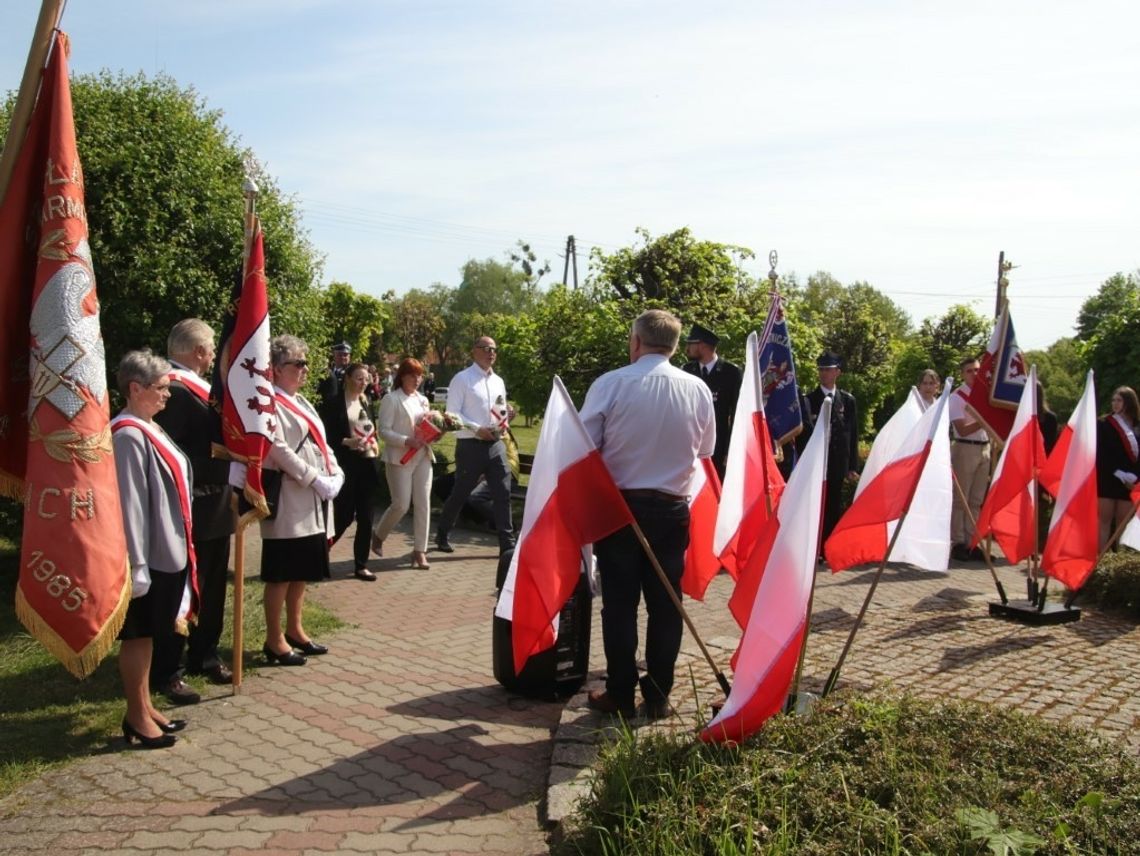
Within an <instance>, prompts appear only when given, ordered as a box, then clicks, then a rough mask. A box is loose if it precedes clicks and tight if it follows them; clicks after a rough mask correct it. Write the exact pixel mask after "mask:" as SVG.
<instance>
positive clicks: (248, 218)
mask: <svg viewBox="0 0 1140 856" xmlns="http://www.w3.org/2000/svg"><path fill="white" fill-rule="evenodd" d="M242 192H243V193H244V194H245V222H244V229H245V239H244V246H243V248H242V256H241V281H242V283H245V278H246V275H247V274H248V273H249V257H250V253H251V252H252V250H253V233H254V230H255V227H256V224H257V214H256V213H254V209H255V207H256V205H257V185H256V184H255V183H254V181H253V179H252V178H250V177H249V176H248V175H247V176H246V178H245V182H244V183H243V184H242ZM234 505H235V509H236V505H237V497H236V495H235V497H234ZM253 519H254V518H253V516H252V515H242V516H241V517H239V518H238V524H237V529H236V530H235V531H234V650H233V665H232V666H231V669H232V671H233V673H234V695H238V694H239V693H240V692H241V679H242V655H243V654H244V652H245V632H244V631H245V625H244V622H245V530H246V527H247V526H249V524H250V523H251V522H252V521H253Z"/></svg>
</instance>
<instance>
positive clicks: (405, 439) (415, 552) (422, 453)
mask: <svg viewBox="0 0 1140 856" xmlns="http://www.w3.org/2000/svg"><path fill="white" fill-rule="evenodd" d="M423 377H424V367H423V363H421V362H420V361H419V360H414V359H411V358H408V359H405V360H404V361H403V362H402V363H400V367H399V368H398V369H397V370H396V378H395V381H394V383H393V389H392V391H391V392H390V393H388V394H387V395H385V396H384V398H383V399H381V401H380V415H379V417H378V418H377V420H376V422H377V425H378V426H379V431H380V436H381V437H383V438H384V471H385V474H386V476H387V479H388V491H389V493H391V495H392V504H391V505H389V506H388V508H387V510H386V511H385V512H384V516H383V517H381V518H380V520H379V521H377V523H376V526H375V528H374V529H373V530H372V549H373V551H374V552H375V553H376V554H377V555H381V554H382V551H383V545H384V539H385V538H387V537H388V533H390V532H391V531H392V529H393V527H395V525H396V524H397V523H399V522H400V520H401V519H402V518H403V516H404V515H405V514H407V513H408V505H409V504H411V505H413V506H414V507H415V511H414V512H413V515H412V541H413V546H412V567H413V568H427V567H428V560H427V539H428V522H429V521H428V517H429V515H430V513H431V478H432V469H431V465H432V463H434V461H435V456H434V455H433V454H432V451H431V447H430V446H429V445H427V444H425V443H424V442H423V441H422V440H420V439H419V438H418V437H416V435H415V431H416V422H417V421H418V420H419V419H420V418H422V416H423V414H424V413H426V412H428V411H429V410H431V404H430V403H429V402H428V400H427V398H425V397H424V396H423V395H421V394H420V393H419V392H418V389H419V385H420V381H422V380H423ZM409 449H412V450H414V451H415V454H414V455H412V457H411V459H410V460H409V461H408V462H407V463H402V462H401V460H402V458H403V457H404V455H405V453H407V451H408V450H409Z"/></svg>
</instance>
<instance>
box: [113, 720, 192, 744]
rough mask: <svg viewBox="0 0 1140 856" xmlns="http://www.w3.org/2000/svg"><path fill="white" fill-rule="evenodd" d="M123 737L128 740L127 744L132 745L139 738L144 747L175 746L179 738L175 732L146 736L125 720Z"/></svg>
mask: <svg viewBox="0 0 1140 856" xmlns="http://www.w3.org/2000/svg"><path fill="white" fill-rule="evenodd" d="M123 739H124V740H126V741H127V745H128V746H130V745H131V741H132V740H137V741H138V742H139V743H140V744H141V745H142V748H143V749H165V748H167V747H168V746H173V745H174V744H175V743H177V742H178V738H177V737H175V736H174V735H173V734H162V735H161V736H159V737H146V736H144V735H142V734H139V733H138V732H137V731H135V728H134V726H133V725H131V724H130V723H129V722H127V721H126V720H125V719H124V720H123Z"/></svg>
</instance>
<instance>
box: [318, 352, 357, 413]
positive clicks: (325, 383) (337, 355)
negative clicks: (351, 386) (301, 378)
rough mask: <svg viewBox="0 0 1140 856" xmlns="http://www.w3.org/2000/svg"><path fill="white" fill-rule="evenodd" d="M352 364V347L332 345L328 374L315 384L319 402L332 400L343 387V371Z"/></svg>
mask: <svg viewBox="0 0 1140 856" xmlns="http://www.w3.org/2000/svg"><path fill="white" fill-rule="evenodd" d="M350 362H352V347H351V346H350V345H349V344H348V342H340V343H339V344H336V345H333V346H332V348H331V349H330V351H329V373H328V374H327V375H326V376H325V377H323V378H322V379H321V382H320V383H319V384H317V395H318V396H319V397H320V400H321V401H324V400H325V399H327V398H333V397H334V396H336V395H338V394H339V393H340V390H341V387H342V386H343V385H344V370H345V369H346V368H348V364H349V363H350Z"/></svg>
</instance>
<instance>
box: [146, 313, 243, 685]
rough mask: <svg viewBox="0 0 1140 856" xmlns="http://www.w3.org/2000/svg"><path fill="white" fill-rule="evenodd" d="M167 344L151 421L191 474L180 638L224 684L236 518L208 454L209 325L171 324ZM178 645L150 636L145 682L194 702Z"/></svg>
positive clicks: (213, 426)
mask: <svg viewBox="0 0 1140 856" xmlns="http://www.w3.org/2000/svg"><path fill="white" fill-rule="evenodd" d="M166 346H167V354H168V356H169V358H170V364H171V371H170V400H169V401H168V402H167V403H166V408H165V409H163V410H161V411H159V412H158V414H157V415H156V416H155V417H154V421H155V422H157V423H158V424H159V425H161V426H162V429H163V430H164V431H166V433H167V434H168V435H170V439H172V440H173V441H174V442H175V443H176V444H177V445H178V448H179V449H181V450H182V453H183V454H184V455H186V457H187V458H188V459H189V460H190V466H191V468H192V469H193V472H194V499H193V505H192V507H191V520H192V522H193V537H194V552H195V553H196V555H197V557H198V589H199V595H200V607H199V612H198V623H197V624H195V625H192V626H191V628H190V637H189V642H188V643H186V648H187V651H186V671H187V672H189V673H190V674H199V675H205V676H206V677H207V678H209V679H210V681H211V682H213V683H216V684H228V683H230V682H231V681H232V680H233V674H232V673H231V672H230V670H229V668H228V667H227V666H226V664H225V663H223V662H222V660H221V658H220V657H219V656H218V640H219V639H220V638H221V635H222V624H223V620H224V618H225V611H226V572H227V570H228V569H229V563H230V535H232V534H233V532H234V528H235V525H236V522H237V521H236V516H235V513H234V510H233V507H232V505H231V503H230V495H231V491H230V488H229V484H228V481H227V477H228V475H229V463H228V462H226V461H222V460H219V459H217V458H214V457H213V456H212V455H211V451H212V450H211V446H212V444H213V443H219V444H220V443H221V439H222V425H221V417H220V415H219V413H218V411H217V410H215V409H214V408H213V407H211V406H210V385H209V383H208V381H206V380H205V377H206V376H208V375H209V372H210V367H211V366H212V365H213V363H214V331H213V330H212V329H211V328H210V325H209V324H207V323H206V322H205V321H202V320H201V319H199V318H186V319H184V320H182V321H179V322H178V323H177V324H175V325H174V327H173V329H171V331H170V335H169V336H168V337H167V340H166ZM183 644H184V637H182V636H175V637H173V638H172V639H170V640H166V641H163V642H162V643H161V644H160V642H159V640H158V639H155V646H154V659H153V662H152V664H151V686H152V687H154V688H155V689H156V690H158V691H159V692H161V693H163V694H165V695H166V697H167V698H169V699H170V700H171V701H172V702H174V703H175V704H194V703H195V702H197V701H198V700H199V696H198V693H197V692H195V691H194V689H193V688H192V687H190V686H189V685H188V684H187V683H186V682H185V681H183V680H182V671H181V668H180V667H181V660H182V649H183Z"/></svg>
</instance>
